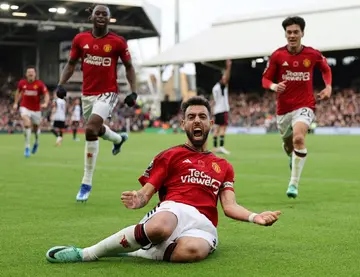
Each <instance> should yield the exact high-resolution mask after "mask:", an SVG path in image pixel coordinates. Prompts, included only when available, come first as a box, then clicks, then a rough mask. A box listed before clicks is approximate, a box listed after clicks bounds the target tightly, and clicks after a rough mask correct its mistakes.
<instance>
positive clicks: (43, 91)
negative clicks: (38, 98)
mask: <svg viewBox="0 0 360 277" xmlns="http://www.w3.org/2000/svg"><path fill="white" fill-rule="evenodd" d="M39 90H40V93H41V94H42V95H45V94H47V93H49V91H48V88H47V86H46V85H45V84H44V83H43V82H41V86H40V87H39Z"/></svg>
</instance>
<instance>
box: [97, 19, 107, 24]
mask: <svg viewBox="0 0 360 277" xmlns="http://www.w3.org/2000/svg"><path fill="white" fill-rule="evenodd" d="M96 23H97V24H98V25H105V24H106V22H105V20H103V19H97V20H96Z"/></svg>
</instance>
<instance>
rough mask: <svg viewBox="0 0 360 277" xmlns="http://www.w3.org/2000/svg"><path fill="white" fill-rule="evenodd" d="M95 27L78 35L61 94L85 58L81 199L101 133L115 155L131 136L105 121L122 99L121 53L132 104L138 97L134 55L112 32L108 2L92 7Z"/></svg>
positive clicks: (85, 196)
mask: <svg viewBox="0 0 360 277" xmlns="http://www.w3.org/2000/svg"><path fill="white" fill-rule="evenodd" d="M89 11H90V12H91V17H90V20H91V21H92V22H93V24H94V25H93V29H92V30H91V31H86V32H82V33H79V34H78V35H76V37H75V38H74V40H73V42H72V47H71V52H70V59H69V61H68V63H67V64H66V66H65V68H64V71H63V72H62V76H61V78H60V81H59V84H58V87H57V95H58V97H59V98H64V97H65V96H66V90H65V89H64V87H63V85H64V84H65V83H66V82H67V81H68V80H69V79H70V77H71V76H72V75H73V73H74V70H75V64H76V62H77V60H78V59H81V61H82V70H83V87H82V91H83V96H82V109H83V116H84V118H85V120H86V126H85V137H86V143H85V166H84V176H83V179H82V182H81V183H82V184H81V186H80V190H79V192H78V194H77V196H76V199H77V201H86V200H87V199H88V197H89V194H90V191H91V188H92V177H93V173H94V170H95V164H96V158H97V155H98V152H99V141H98V137H102V138H103V139H105V140H109V141H111V142H113V143H114V147H113V149H112V153H113V155H117V154H118V153H119V152H120V150H121V146H122V144H123V143H124V142H125V141H126V140H127V139H128V135H127V134H126V133H122V134H117V133H115V132H113V131H112V130H111V129H110V128H109V127H108V126H107V125H105V124H104V121H105V120H106V119H107V118H108V117H109V116H110V115H111V112H112V110H113V108H114V107H115V106H116V103H117V102H118V92H119V89H118V85H117V62H118V59H119V57H120V58H121V60H122V62H123V64H124V65H125V68H126V77H127V79H128V81H129V83H130V87H131V91H132V93H131V94H129V95H128V96H127V97H126V98H125V103H126V104H127V105H128V106H134V105H135V101H136V99H137V94H136V92H135V89H136V75H135V70H134V67H133V65H132V63H131V56H130V53H129V50H128V46H127V43H126V41H125V39H124V38H122V37H120V36H117V35H116V34H114V33H111V32H109V30H108V24H109V21H110V10H109V8H108V7H107V6H104V5H96V6H95V7H94V8H90V9H89Z"/></svg>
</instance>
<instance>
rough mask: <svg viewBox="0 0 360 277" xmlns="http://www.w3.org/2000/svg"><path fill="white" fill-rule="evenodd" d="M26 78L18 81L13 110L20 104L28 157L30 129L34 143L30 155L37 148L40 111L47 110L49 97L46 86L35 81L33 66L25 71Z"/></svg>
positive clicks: (25, 153)
mask: <svg viewBox="0 0 360 277" xmlns="http://www.w3.org/2000/svg"><path fill="white" fill-rule="evenodd" d="M25 75H26V78H25V79H22V80H20V81H19V83H18V86H17V90H16V93H15V100H14V106H13V109H14V110H17V108H18V103H19V100H20V98H21V102H20V114H21V118H22V120H23V124H24V133H25V152H24V155H25V157H30V137H31V127H32V130H33V132H34V134H35V142H34V145H33V147H32V150H31V152H32V154H35V153H36V151H37V149H38V147H39V134H40V128H39V125H40V121H41V109H42V108H44V109H45V108H47V107H48V105H49V101H50V97H49V93H48V89H47V87H46V85H45V84H44V83H43V82H42V81H40V80H37V79H36V69H35V67H34V66H29V67H28V68H27V69H26V74H25ZM42 96H43V97H44V103H42V104H40V103H41V97H42Z"/></svg>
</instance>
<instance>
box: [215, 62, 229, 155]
mask: <svg viewBox="0 0 360 277" xmlns="http://www.w3.org/2000/svg"><path fill="white" fill-rule="evenodd" d="M230 71H231V61H230V60H228V61H226V70H225V73H224V74H223V76H222V77H221V80H220V81H219V82H217V83H216V84H215V86H214V87H213V89H212V93H213V98H214V104H215V105H214V117H215V126H214V133H213V144H214V152H215V153H216V152H219V153H222V154H227V155H229V154H230V152H229V151H228V150H226V149H225V147H224V145H225V133H226V127H227V125H228V120H229V111H230V105H229V79H230ZM218 136H220V147H219V148H218V147H217V146H218Z"/></svg>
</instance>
